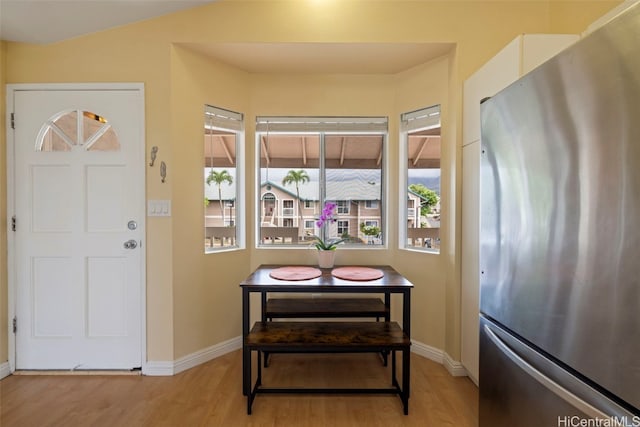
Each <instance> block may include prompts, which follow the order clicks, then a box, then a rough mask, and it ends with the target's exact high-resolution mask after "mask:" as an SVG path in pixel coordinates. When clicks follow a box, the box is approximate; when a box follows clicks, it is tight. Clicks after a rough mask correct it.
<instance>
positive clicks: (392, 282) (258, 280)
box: [240, 265, 413, 292]
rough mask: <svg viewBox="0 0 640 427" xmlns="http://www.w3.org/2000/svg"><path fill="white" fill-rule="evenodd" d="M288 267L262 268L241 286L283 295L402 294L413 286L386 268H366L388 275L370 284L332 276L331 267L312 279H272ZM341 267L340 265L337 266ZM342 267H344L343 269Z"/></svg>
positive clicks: (273, 266) (392, 270)
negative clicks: (317, 293)
mask: <svg viewBox="0 0 640 427" xmlns="http://www.w3.org/2000/svg"><path fill="white" fill-rule="evenodd" d="M286 266H287V265H261V266H260V267H258V268H257V269H256V270H255V271H254V272H253V273H252V274H251V275H249V277H247V278H246V279H245V280H244V281H242V283H240V286H241V287H242V288H245V289H247V290H250V291H283V292H326V291H329V292H331V291H341V292H389V291H391V292H394V291H396V292H398V291H406V290H409V289H411V288H412V287H413V284H412V283H411V282H410V281H408V280H407V279H406V278H405V277H404V276H402V275H401V274H400V273H398V272H397V271H395V270H394V269H393V268H392V267H390V266H387V265H384V266H380V265H371V266H362V267H370V268H375V269H378V270H381V271H382V272H384V276H383V277H381V278H380V279H375V280H369V281H352V280H344V279H338V278H337V277H334V276H332V275H331V270H332V269H331V268H324V269H321V270H322V275H321V276H320V277H316V278H314V279H309V280H296V281H290V280H278V279H274V278H272V277H271V276H269V273H270V272H271V271H272V270H274V269H276V268H280V267H286ZM336 267H338V266H336ZM340 267H342V266H340Z"/></svg>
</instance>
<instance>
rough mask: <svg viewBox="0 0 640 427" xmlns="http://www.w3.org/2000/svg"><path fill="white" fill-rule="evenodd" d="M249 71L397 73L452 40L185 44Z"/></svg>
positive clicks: (443, 48)
mask: <svg viewBox="0 0 640 427" xmlns="http://www.w3.org/2000/svg"><path fill="white" fill-rule="evenodd" d="M181 46H184V47H186V48H188V49H191V50H194V51H197V52H200V53H202V54H204V55H207V56H210V57H213V58H217V59H218V60H220V61H222V62H225V63H227V64H230V65H232V66H234V67H236V68H239V69H241V70H245V71H247V72H250V73H277V72H287V73H340V74H341V73H345V74H396V73H398V72H400V71H404V70H407V69H409V68H411V67H414V66H416V65H420V64H423V63H425V62H427V61H429V60H431V59H434V58H437V57H439V56H442V55H445V54H446V53H447V52H449V51H450V50H451V49H452V47H453V46H454V44H453V43H215V44H196V43H183V44H181Z"/></svg>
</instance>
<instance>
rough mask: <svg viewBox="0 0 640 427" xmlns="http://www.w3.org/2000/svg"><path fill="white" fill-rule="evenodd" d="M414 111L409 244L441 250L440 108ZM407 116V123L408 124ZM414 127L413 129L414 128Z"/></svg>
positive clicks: (409, 137)
mask: <svg viewBox="0 0 640 427" xmlns="http://www.w3.org/2000/svg"><path fill="white" fill-rule="evenodd" d="M421 112H422V113H423V115H422V116H420V115H419V114H417V113H420V112H413V113H411V114H413V115H414V117H417V118H416V123H415V124H417V126H416V125H415V124H414V126H411V125H409V128H410V129H408V130H407V132H406V135H405V138H404V142H405V144H406V146H405V148H406V153H407V163H406V165H407V172H406V183H407V194H406V201H407V205H406V206H407V209H406V224H407V229H406V247H409V248H419V249H423V250H427V251H432V252H439V250H440V155H441V142H440V114H439V113H440V107H439V106H435V107H430V108H427V109H424V110H421ZM406 123H407V122H406V120H404V118H403V124H406ZM412 127H413V128H412Z"/></svg>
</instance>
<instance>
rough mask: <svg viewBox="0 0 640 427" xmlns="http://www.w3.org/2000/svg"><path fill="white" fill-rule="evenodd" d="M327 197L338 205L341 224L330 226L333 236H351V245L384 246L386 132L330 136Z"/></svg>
mask: <svg viewBox="0 0 640 427" xmlns="http://www.w3.org/2000/svg"><path fill="white" fill-rule="evenodd" d="M325 141H326V150H325V153H326V165H327V169H326V180H327V187H326V188H327V190H326V199H327V200H331V201H334V202H335V203H336V205H337V209H336V212H337V219H338V224H331V225H329V227H328V230H327V231H328V237H329V238H344V237H345V235H346V234H348V235H349V237H350V239H349V244H356V245H357V244H376V245H381V244H382V243H383V240H382V230H381V229H380V227H377V226H376V227H366V224H367V221H376V222H377V223H379V224H381V223H382V221H381V220H382V210H381V209H380V204H379V201H380V200H382V163H383V162H382V153H383V141H384V136H383V135H352V134H342V135H340V134H333V135H327V136H326V138H325Z"/></svg>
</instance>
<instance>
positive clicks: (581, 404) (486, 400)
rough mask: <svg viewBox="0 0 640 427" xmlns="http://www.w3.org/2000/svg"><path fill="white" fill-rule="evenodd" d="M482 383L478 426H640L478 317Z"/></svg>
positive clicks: (585, 387)
mask: <svg viewBox="0 0 640 427" xmlns="http://www.w3.org/2000/svg"><path fill="white" fill-rule="evenodd" d="M480 378H481V381H480V414H479V420H480V427H513V426H518V427H540V426H548V427H556V426H557V427H562V426H579V425H603V426H604V425H612V426H614V425H615V426H640V417H638V416H634V415H633V414H631V413H629V412H627V411H626V410H625V409H623V408H621V407H620V406H618V405H617V404H615V403H614V402H612V401H611V400H609V399H608V398H607V397H605V396H603V395H601V394H600V393H598V392H597V391H596V390H594V389H593V388H592V387H590V386H589V385H587V384H585V383H583V382H582V381H580V380H578V379H577V378H576V377H575V376H573V375H572V374H571V373H569V372H568V371H566V370H564V369H563V368H561V367H560V366H558V365H557V364H555V363H553V362H552V361H551V360H550V359H548V358H546V357H545V356H543V355H542V354H539V353H538V352H536V351H535V350H534V349H533V348H531V347H529V346H527V345H526V344H525V343H523V342H522V341H520V340H518V339H516V338H515V337H513V336H512V335H510V334H509V333H507V332H506V331H505V330H504V329H502V328H500V327H498V326H497V325H495V324H493V323H491V322H490V321H488V320H487V319H484V318H482V317H481V318H480ZM590 419H593V420H598V421H600V424H593V423H594V422H595V421H591V422H592V424H588V422H589V420H590ZM607 423H608V424H607Z"/></svg>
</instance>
